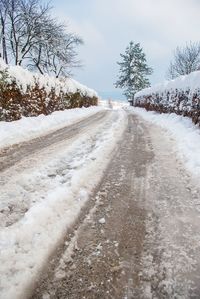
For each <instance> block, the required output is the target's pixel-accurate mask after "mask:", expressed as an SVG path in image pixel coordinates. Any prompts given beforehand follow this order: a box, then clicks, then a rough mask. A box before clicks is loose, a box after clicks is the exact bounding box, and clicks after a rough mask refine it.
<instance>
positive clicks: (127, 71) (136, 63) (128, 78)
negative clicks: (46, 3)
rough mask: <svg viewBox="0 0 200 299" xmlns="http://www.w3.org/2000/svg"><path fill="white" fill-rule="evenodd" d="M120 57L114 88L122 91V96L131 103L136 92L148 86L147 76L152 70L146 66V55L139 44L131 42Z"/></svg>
mask: <svg viewBox="0 0 200 299" xmlns="http://www.w3.org/2000/svg"><path fill="white" fill-rule="evenodd" d="M120 56H121V58H122V61H121V62H117V64H118V65H119V66H120V70H119V76H118V80H117V82H116V83H115V87H119V88H122V89H124V93H123V94H124V95H125V96H126V98H127V99H128V100H131V101H132V100H133V99H134V95H135V93H136V92H138V91H140V90H141V89H143V88H145V87H149V86H150V82H149V79H148V78H147V76H148V75H151V74H152V72H153V70H152V68H151V67H149V66H148V65H147V62H146V55H145V54H144V52H143V49H142V48H141V46H140V44H139V43H134V42H133V41H131V42H130V43H129V45H128V47H127V48H126V50H125V54H120Z"/></svg>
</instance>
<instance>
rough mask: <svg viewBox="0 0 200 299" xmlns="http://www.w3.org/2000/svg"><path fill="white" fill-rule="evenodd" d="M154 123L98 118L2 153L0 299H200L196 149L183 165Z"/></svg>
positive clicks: (114, 113)
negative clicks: (193, 166) (194, 166)
mask: <svg viewBox="0 0 200 299" xmlns="http://www.w3.org/2000/svg"><path fill="white" fill-rule="evenodd" d="M149 115H150V114H149ZM149 115H148V117H147V116H145V113H144V112H139V111H138V112H137V110H135V111H134V110H128V111H127V112H126V111H124V110H121V109H118V110H105V111H100V112H99V113H98V114H96V115H94V116H90V117H89V118H88V119H85V120H83V121H81V122H79V123H77V124H74V125H72V126H70V127H68V128H67V127H66V128H63V129H61V130H59V131H56V132H54V133H51V134H49V135H48V136H46V137H42V138H41V139H35V140H32V141H31V143H30V144H31V146H30V145H29V143H24V144H21V145H18V146H16V148H15V146H13V148H11V149H9V150H7V153H6V152H5V153H3V155H4V158H2V163H4V164H2V165H3V168H2V169H3V170H2V172H1V173H2V175H1V177H0V187H1V200H0V250H1V254H0V265H1V267H0V298H2V299H5V298H6V299H13V298H15V299H18V298H19V299H24V298H29V297H31V296H32V297H31V298H32V299H54V298H60V299H61V298H63V299H66V298H70V299H82V298H87V299H96V298H115V299H118V298H120V299H121V298H127V299H130V298H146V299H147V298H149V299H150V298H159V299H160V298H161V299H165V298H199V296H200V284H199V281H200V233H199V227H200V189H199V186H198V184H196V179H198V174H199V172H198V170H199V165H197V167H196V168H195V171H194V173H192V172H189V171H192V169H193V168H189V167H187V165H188V161H190V163H189V164H190V165H193V164H194V163H191V162H192V161H193V160H192V159H193V157H195V155H196V153H197V152H198V148H195V144H194V143H192V147H191V146H190V148H192V151H193V152H195V155H194V156H192V155H191V154H188V153H190V151H189V149H188V150H187V151H183V153H184V155H185V153H186V157H187V159H186V160H184V159H182V160H181V157H182V155H179V154H178V151H179V150H180V148H181V149H182V148H183V144H182V143H180V142H181V140H180V141H179V140H178V139H176V134H175V133H174V134H170V133H169V132H168V131H167V129H166V128H163V127H161V126H159V122H156V121H155V119H156V117H158V116H156V115H153V116H151V115H150V116H149ZM141 116H142V117H141ZM145 117H146V120H145ZM151 117H152V118H153V121H151ZM163 119H164V116H163ZM148 120H149V121H148ZM165 123H166V122H165ZM169 123H170V118H169V119H168V122H167V126H169ZM163 126H164V122H163ZM173 126H174V127H175V129H176V122H174V120H173V124H172V125H171V127H170V130H173ZM179 130H180V128H179ZM181 130H182V129H181ZM192 130H193V131H195V135H192V136H193V137H195V138H196V145H197V147H198V144H199V143H198V142H200V139H198V132H197V130H196V128H194V127H193V128H192V127H190V128H189V130H188V129H187V126H185V131H184V132H185V134H186V133H188V136H189V135H190V133H191V132H193V131H192ZM185 134H184V135H185ZM178 135H179V134H178ZM179 137H180V136H179ZM179 139H180V138H179ZM177 140H178V142H177ZM190 140H191V139H190ZM179 144H181V145H182V146H179ZM18 149H19V150H18ZM27 150H28V153H27ZM5 155H8V157H10V158H9V159H7V160H6V157H5ZM9 155H10V156H9ZM184 155H183V156H184ZM184 157H185V156H184ZM10 160H11V161H12V163H10V162H9V161H10ZM193 162H194V161H193ZM36 282H37V284H36Z"/></svg>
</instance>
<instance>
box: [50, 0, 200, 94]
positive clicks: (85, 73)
mask: <svg viewBox="0 0 200 299" xmlns="http://www.w3.org/2000/svg"><path fill="white" fill-rule="evenodd" d="M51 3H52V5H53V6H54V13H55V15H56V16H57V17H58V18H59V19H60V20H62V21H66V22H68V24H69V28H70V29H71V30H72V31H75V32H76V33H78V34H80V35H81V36H82V38H83V39H84V42H85V45H84V46H81V48H80V51H79V56H80V58H81V60H82V61H83V64H84V68H83V69H82V70H76V71H75V72H74V75H75V79H77V80H79V81H81V82H82V83H83V84H86V85H88V86H90V87H92V88H94V89H96V90H97V91H99V92H107V95H109V94H111V95H113V97H118V98H119V97H120V91H117V92H116V89H115V88H114V86H113V83H114V82H115V80H116V76H117V73H118V66H117V64H116V61H118V60H119V54H120V53H123V52H124V50H125V48H126V46H127V45H128V43H129V42H130V41H131V40H133V41H134V42H140V44H141V46H142V47H143V49H144V51H145V53H146V56H147V61H148V63H149V65H150V66H152V67H153V69H154V73H153V75H152V76H151V77H150V80H151V83H152V84H154V83H157V82H160V81H163V80H165V76H166V71H167V68H168V65H169V62H170V60H171V58H172V55H173V50H174V49H175V48H176V46H181V45H184V44H185V42H186V41H199V40H200V0H52V1H51Z"/></svg>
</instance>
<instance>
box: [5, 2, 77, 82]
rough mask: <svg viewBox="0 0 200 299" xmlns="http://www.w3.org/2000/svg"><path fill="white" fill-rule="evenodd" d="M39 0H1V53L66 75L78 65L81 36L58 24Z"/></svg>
mask: <svg viewBox="0 0 200 299" xmlns="http://www.w3.org/2000/svg"><path fill="white" fill-rule="evenodd" d="M50 11H51V7H50V6H49V5H48V4H47V5H41V0H0V25H1V27H0V44H1V50H0V56H1V57H2V58H3V59H4V60H5V62H6V63H8V58H9V60H10V61H12V62H13V63H14V64H16V65H24V66H28V67H29V68H32V69H33V68H34V69H37V70H38V71H39V72H40V73H42V74H44V73H49V74H54V75H55V76H56V77H59V76H60V75H67V74H69V73H70V71H71V68H72V67H76V66H80V62H79V61H78V60H77V46H78V45H81V44H82V43H83V41H82V39H81V38H80V37H79V36H78V35H76V34H74V33H71V32H69V31H68V27H66V26H65V25H64V24H59V23H58V21H57V20H56V19H53V18H52V17H51V14H50Z"/></svg>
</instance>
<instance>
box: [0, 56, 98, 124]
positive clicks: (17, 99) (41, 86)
mask: <svg viewBox="0 0 200 299" xmlns="http://www.w3.org/2000/svg"><path fill="white" fill-rule="evenodd" d="M97 102H98V96H97V93H96V92H95V91H93V90H92V89H89V88H87V87H86V86H84V85H82V84H80V83H78V82H77V81H75V80H73V79H71V78H59V79H57V78H54V77H50V76H47V75H39V74H36V73H31V72H29V71H28V70H26V69H23V68H22V67H20V66H8V65H6V64H5V63H4V62H3V61H2V60H0V120H4V121H13V120H17V119H20V118H21V117H22V116H37V115H39V114H45V115H48V114H50V113H52V112H54V111H57V110H64V109H70V108H76V107H77V108H78V107H83V106H84V107H89V106H91V105H97Z"/></svg>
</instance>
